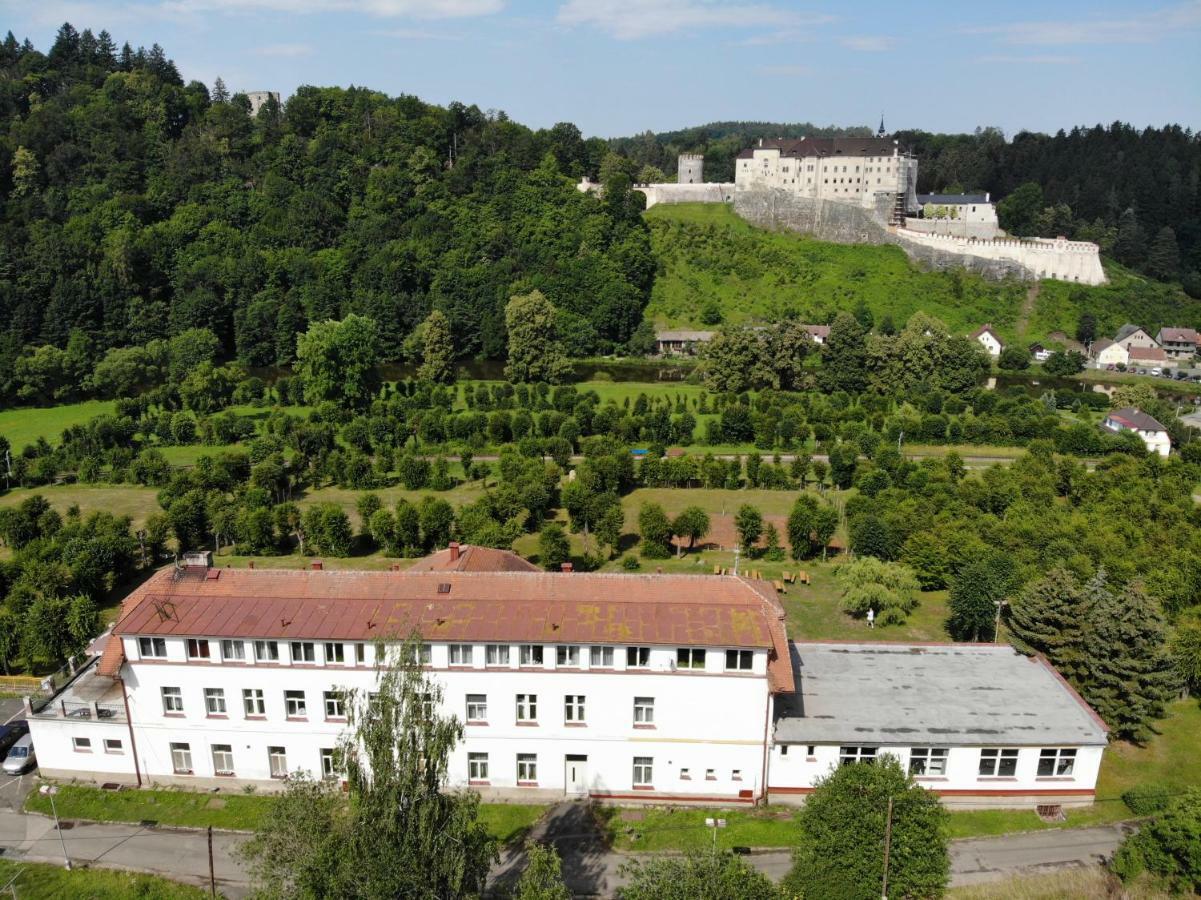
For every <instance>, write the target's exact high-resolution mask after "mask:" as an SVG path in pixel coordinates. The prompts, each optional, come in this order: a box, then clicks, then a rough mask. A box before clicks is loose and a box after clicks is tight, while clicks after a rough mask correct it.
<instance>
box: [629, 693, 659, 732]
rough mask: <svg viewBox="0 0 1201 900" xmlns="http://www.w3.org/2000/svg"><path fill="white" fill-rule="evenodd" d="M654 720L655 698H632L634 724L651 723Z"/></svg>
mask: <svg viewBox="0 0 1201 900" xmlns="http://www.w3.org/2000/svg"><path fill="white" fill-rule="evenodd" d="M654 721H655V698H654V697H635V698H634V724H635V725H651V724H653V723H654Z"/></svg>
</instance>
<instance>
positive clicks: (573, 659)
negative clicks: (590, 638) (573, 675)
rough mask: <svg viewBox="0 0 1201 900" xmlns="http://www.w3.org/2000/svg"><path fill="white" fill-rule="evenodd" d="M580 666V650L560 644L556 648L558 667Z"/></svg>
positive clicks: (556, 663)
mask: <svg viewBox="0 0 1201 900" xmlns="http://www.w3.org/2000/svg"><path fill="white" fill-rule="evenodd" d="M579 664H580V648H579V647H572V646H565V645H563V644H560V645H559V646H557V647H556V648H555V665H556V666H578V665H579Z"/></svg>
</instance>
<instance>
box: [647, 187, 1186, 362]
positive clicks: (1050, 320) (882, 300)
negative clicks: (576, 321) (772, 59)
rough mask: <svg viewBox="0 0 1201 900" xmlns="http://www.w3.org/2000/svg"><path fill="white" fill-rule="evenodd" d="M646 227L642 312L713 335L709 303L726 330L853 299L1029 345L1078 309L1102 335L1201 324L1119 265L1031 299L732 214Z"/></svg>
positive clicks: (877, 250)
mask: <svg viewBox="0 0 1201 900" xmlns="http://www.w3.org/2000/svg"><path fill="white" fill-rule="evenodd" d="M646 219H647V222H648V223H649V224H650V226H651V235H652V245H653V247H654V251H655V254H656V257H657V258H658V260H659V266H660V269H659V275H658V277H657V278H656V280H655V287H654V291H653V293H652V295H651V303H650V306H649V307H648V308H647V316H648V317H650V318H651V319H652V320H653V321H654V322H655V324H656V325H657V326H682V327H698V328H701V327H710V326H705V325H704V324H703V322H702V320H701V313H702V310H704V309H705V308H706V306H708V305H710V304H712V303H716V304H717V305H718V307H719V308H720V309H721V311H722V316H723V319H724V320H725V321H729V322H741V321H746V320H766V321H772V320H776V319H780V318H783V317H786V316H792V315H796V316H800V317H801V318H803V319H806V320H808V321H814V322H823V321H826V320H828V319H829V317H830V316H831V315H832V314H833V313H834V312H836V311H838V310H842V309H854V308H855V307H856V306H857V305H858V304H859V302H860V301H862V302H864V303H865V304H866V305H867V307H868V309H870V310H871V311H872V314H873V316H874V317H875V319H876V321H877V322H880V321H881V320H882V319H883V317H884V316H891V317H892V319H893V322H894V323H895V324H896V325H897V326H898V327H899V326H901V325H902V324H904V322H905V320H906V319H908V318H909V316H911V315H912V314H913V313H914V312H916V311H918V310H922V311H924V312H927V313H929V314H931V315H934V316H937V317H938V318H940V319H942V320H943V321H944V322H946V323H947V325H948V326H949V327H950V328H951V329H952V330H954V331H959V332H967V331H971V330H973V329H975V328H976V327H978V326H979V325H982V324H983V323H985V322H991V323H992V324H993V326H994V327H995V328H997V330H998V331H1000V333H1001V334H1002V336H1003V337H1005V338H1009V339H1023V340H1027V341H1034V340H1041V339H1043V338H1044V337H1046V335H1047V334H1049V333H1051V332H1053V331H1060V330H1061V331H1065V332H1067V333H1068V334H1072V333H1074V332H1075V330H1076V322H1077V319H1078V318H1079V316H1080V313H1081V312H1083V311H1085V310H1088V311H1091V312H1092V313H1093V314H1094V315H1095V316H1096V317H1097V320H1098V325H1099V333H1101V334H1105V333H1108V332H1112V331H1113V330H1116V329H1117V327H1118V326H1120V325H1121V324H1122V323H1123V322H1125V321H1127V320H1133V321H1138V322H1140V323H1142V324H1143V325H1145V326H1146V327H1150V328H1157V327H1158V326H1159V325H1161V324H1180V325H1196V324H1201V301H1198V300H1193V299H1191V298H1189V297H1188V296H1186V295H1185V294H1184V293H1183V292H1182V291H1181V290H1180V289H1179V288H1178V287H1176V286H1173V285H1163V284H1157V283H1155V282H1152V281H1148V280H1146V279H1143V278H1141V277H1139V276H1136V275H1133V274H1131V273H1130V272H1128V271H1126V270H1124V269H1122V268H1121V267H1119V266H1112V267H1110V266H1107V271H1109V274H1110V277H1111V279H1112V281H1111V284H1109V285H1105V286H1102V287H1095V288H1093V287H1085V286H1082V285H1073V284H1065V283H1062V282H1050V281H1044V282H1042V283H1041V284H1040V285H1039V286H1038V289H1037V290H1031V287H1032V285H1030V284H1028V283H1021V282H1016V281H1009V282H995V281H986V280H985V279H983V278H981V277H980V276H977V275H972V274H969V273H967V272H963V271H955V272H949V273H948V272H928V271H923V270H921V269H919V268H917V267H916V266H915V265H913V264H912V263H911V262H910V261H909V260H908V258H907V257H906V256H905V254H904V253H903V252H902V251H901V250H900V249H899V248H897V247H877V246H868V245H845V244H833V243H827V242H825V241H818V240H814V239H812V238H808V237H804V236H803V235H799V234H792V233H788V232H771V231H765V230H763V229H760V228H756V227H754V226H752V225H749V224H748V223H746V222H744V221H743V220H742V219H740V218H739V217H738V216H737V215H736V214H735V213H734V211H733V210H732V209H730V208H729V207H728V206H720V205H716V204H681V205H672V206H656V207H654V208H653V209H651V210H650V211H648V212H647V213H646Z"/></svg>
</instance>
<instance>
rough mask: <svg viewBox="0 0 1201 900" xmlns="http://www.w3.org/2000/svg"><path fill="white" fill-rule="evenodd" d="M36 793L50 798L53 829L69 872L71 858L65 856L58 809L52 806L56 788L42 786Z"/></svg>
mask: <svg viewBox="0 0 1201 900" xmlns="http://www.w3.org/2000/svg"><path fill="white" fill-rule="evenodd" d="M38 793H39V794H42V795H43V796H46V797H49V798H50V812H52V813H54V828H55V830H56V831H57V832H58V840H59V843H60V844H62V847H63V865H65V866H66V867H67V871H68V872H70V871H71V857H69V856H67V839H66V838H64V837H63V828H62V826H61V825H60V824H59V823H58V807H56V806H55V805H54V795H55V794H57V793H58V788H56V787H55V786H54V785H52V784H43V785H42V786H41V787H40V788H38Z"/></svg>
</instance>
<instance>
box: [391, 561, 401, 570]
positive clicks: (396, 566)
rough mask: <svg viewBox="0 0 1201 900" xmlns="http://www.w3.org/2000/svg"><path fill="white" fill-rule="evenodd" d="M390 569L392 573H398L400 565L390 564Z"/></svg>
mask: <svg viewBox="0 0 1201 900" xmlns="http://www.w3.org/2000/svg"><path fill="white" fill-rule="evenodd" d="M391 568H392V571H393V572H399V571H400V563H392V567H391Z"/></svg>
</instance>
